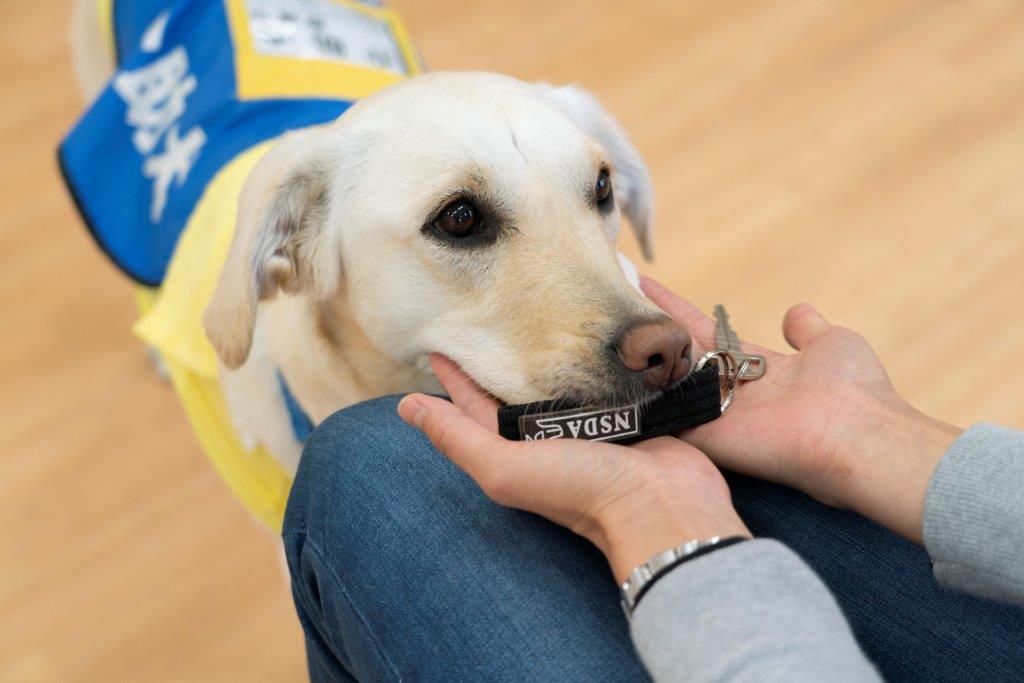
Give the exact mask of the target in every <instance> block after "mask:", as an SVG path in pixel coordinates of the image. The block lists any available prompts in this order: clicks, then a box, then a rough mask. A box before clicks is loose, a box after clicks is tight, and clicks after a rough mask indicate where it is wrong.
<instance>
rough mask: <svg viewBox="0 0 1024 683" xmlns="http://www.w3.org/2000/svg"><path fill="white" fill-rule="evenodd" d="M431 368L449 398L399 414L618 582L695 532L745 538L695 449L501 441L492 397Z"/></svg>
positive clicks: (444, 366)
mask: <svg viewBox="0 0 1024 683" xmlns="http://www.w3.org/2000/svg"><path fill="white" fill-rule="evenodd" d="M430 362H431V365H432V366H433V368H434V372H435V373H436V374H437V377H438V379H439V380H440V381H441V384H442V385H443V386H444V388H445V390H446V391H447V392H448V394H449V395H450V396H451V398H452V401H453V403H449V402H448V401H445V400H444V399H440V398H436V397H433V396H425V395H422V394H410V395H409V396H406V397H405V398H404V399H402V401H401V403H399V405H398V412H399V414H400V415H401V417H402V419H403V420H405V421H406V422H408V423H409V424H411V425H413V426H415V427H417V428H419V429H421V430H422V431H423V432H424V433H425V434H426V435H427V437H428V438H429V439H430V440H431V442H433V444H434V446H435V447H436V448H437V449H438V450H439V451H441V452H442V453H444V454H445V455H446V456H448V457H449V458H450V459H451V460H452V461H453V462H454V463H455V464H456V465H458V466H459V467H461V468H462V469H463V470H465V471H466V473H467V474H469V476H470V477H472V478H473V479H474V480H475V481H476V482H477V484H479V486H480V488H481V489H483V491H484V493H485V494H487V496H488V497H490V498H491V499H493V500H494V501H495V502H497V503H500V504H502V505H508V506H511V507H516V508H521V509H523V510H528V511H530V512H535V513H537V514H539V515H543V516H544V517H547V518H548V519H550V520H551V521H553V522H555V523H557V524H561V525H562V526H565V527H568V528H569V529H572V530H573V531H575V532H576V533H578V534H580V535H581V536H584V537H586V538H587V539H589V540H590V541H591V542H592V543H593V544H594V545H596V546H597V547H598V548H599V549H600V550H601V551H602V552H603V553H604V555H605V557H607V558H608V562H609V564H610V565H611V568H612V573H613V574H614V575H615V580H616V581H618V582H619V583H622V582H623V581H624V580H625V578H626V575H627V574H628V573H629V571H630V570H631V569H633V567H635V566H637V565H638V564H640V563H642V562H644V561H645V560H647V559H648V558H650V557H651V556H652V555H654V554H655V553H657V552H660V551H662V550H665V549H667V548H671V547H674V546H676V545H679V544H680V543H683V542H685V541H688V540H691V539H694V538H709V537H711V536H723V537H724V536H736V535H740V536H748V537H749V536H750V532H749V531H748V530H747V528H746V527H745V526H744V524H743V522H742V520H740V518H739V515H738V514H737V513H736V511H735V509H734V508H733V506H732V500H731V498H730V496H729V489H728V486H727V485H726V483H725V479H724V478H723V477H722V475H721V473H720V472H719V471H718V469H717V468H716V467H715V466H714V465H713V464H712V463H711V461H710V460H708V458H707V457H706V456H705V455H704V454H703V453H701V452H700V451H698V450H697V449H696V448H694V447H693V446H691V445H689V444H686V443H684V442H682V441H679V440H678V439H674V438H670V437H662V438H659V439H651V440H649V441H645V442H642V443H639V444H636V445H635V446H630V447H627V446H616V445H613V444H607V443H598V442H593V441H580V440H575V439H551V440H545V441H533V442H518V441H508V440H506V439H503V438H502V437H500V436H499V435H498V434H497V433H496V432H497V412H498V403H497V402H496V401H495V400H494V399H493V398H492V397H490V396H489V395H488V394H486V393H485V392H484V391H483V390H481V389H480V388H479V387H478V386H477V385H476V384H475V383H474V382H473V381H472V379H470V378H469V377H468V376H467V375H466V374H465V373H463V372H462V371H461V370H460V369H459V368H458V366H456V365H455V364H454V363H453V362H452V361H451V360H449V359H447V358H444V357H442V356H433V357H432V358H431V361H430Z"/></svg>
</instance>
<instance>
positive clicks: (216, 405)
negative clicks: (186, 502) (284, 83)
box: [135, 141, 291, 532]
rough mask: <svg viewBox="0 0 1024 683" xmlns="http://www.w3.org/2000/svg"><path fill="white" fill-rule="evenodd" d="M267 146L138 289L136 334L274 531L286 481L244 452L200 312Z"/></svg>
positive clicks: (195, 217)
mask: <svg viewBox="0 0 1024 683" xmlns="http://www.w3.org/2000/svg"><path fill="white" fill-rule="evenodd" d="M272 144H273V141H269V142H265V143H263V144H261V145H258V146H257V147H254V148H252V149H250V150H248V151H247V152H245V153H243V154H241V155H239V156H238V157H237V158H235V159H234V160H233V161H232V162H231V163H230V164H228V165H227V166H225V167H224V168H223V169H221V171H220V172H219V173H218V174H217V175H216V176H215V177H214V179H213V181H212V182H211V183H210V185H209V186H208V187H207V188H206V191H205V192H204V193H203V196H202V198H201V199H200V200H199V203H198V204H197V205H196V209H195V211H193V213H192V216H191V218H190V219H189V222H188V225H187V226H186V228H185V231H184V232H183V233H182V235H181V238H180V239H179V241H178V246H177V248H176V249H175V251H174V258H173V259H172V260H171V264H170V267H169V268H168V270H167V276H166V278H165V279H164V283H163V285H162V286H161V288H160V289H159V290H153V289H148V288H145V287H138V288H136V300H137V302H138V304H139V309H140V312H141V313H142V317H141V318H140V320H139V321H138V322H137V323H136V324H135V333H136V334H137V335H138V336H139V337H141V338H142V339H143V340H144V341H146V342H147V343H148V344H150V345H152V346H153V347H155V348H156V349H157V350H158V351H159V352H160V355H161V356H162V357H163V360H164V362H165V363H166V365H167V369H168V372H169V373H170V376H171V382H172V384H173V385H174V390H175V392H176V393H177V394H178V397H179V399H180V400H181V402H182V405H183V406H184V407H185V412H186V414H187V415H188V418H189V421H190V422H191V423H192V428H193V429H194V430H195V433H196V436H197V437H198V438H199V443H200V444H201V445H202V447H203V450H204V451H206V454H207V456H208V457H209V458H210V461H211V462H212V463H213V466H214V467H215V468H216V470H217V471H218V472H219V473H220V475H221V477H223V479H224V481H225V482H226V483H227V485H228V487H229V488H230V489H231V491H232V493H234V495H235V497H237V498H238V499H239V500H240V501H241V502H242V504H244V505H245V506H246V508H248V509H249V512H251V513H252V514H253V516H255V517H256V518H257V519H258V520H260V521H261V522H263V523H264V524H265V525H267V526H268V527H269V528H270V529H271V530H273V531H275V532H279V531H280V530H281V523H282V521H283V519H284V508H285V504H286V503H287V501H288V491H289V490H290V488H291V476H290V475H289V474H288V473H287V472H286V471H285V470H284V469H282V468H281V466H280V465H279V464H278V463H277V461H276V460H275V459H274V458H273V457H272V456H271V454H270V453H268V452H267V451H266V449H265V448H263V447H257V448H256V449H255V450H251V451H249V450H246V449H245V447H244V446H243V445H242V441H241V439H240V438H239V436H238V434H237V433H236V432H235V429H234V426H233V425H232V423H231V418H230V416H229V415H228V411H227V406H226V405H225V403H224V395H223V393H222V392H221V389H220V384H219V381H218V365H217V357H216V352H215V351H214V350H213V347H212V346H211V345H210V342H209V340H208V339H207V338H206V332H205V331H204V330H203V326H202V314H203V309H204V308H205V307H206V304H207V302H208V301H209V300H210V297H211V296H212V294H213V290H214V287H215V286H216V284H217V278H218V277H219V276H220V271H221V268H222V267H223V265H224V260H225V259H226V258H227V253H228V249H229V248H230V246H231V238H232V237H233V235H234V230H235V217H236V212H237V206H238V195H239V193H240V192H241V189H242V184H243V183H244V182H245V178H246V177H247V176H248V175H249V172H250V171H251V170H252V168H253V166H254V165H255V164H256V162H257V161H259V159H260V157H261V156H262V155H263V154H264V153H265V152H266V150H267V149H268V148H269V147H270V145H272Z"/></svg>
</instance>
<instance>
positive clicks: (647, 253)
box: [540, 83, 654, 261]
mask: <svg viewBox="0 0 1024 683" xmlns="http://www.w3.org/2000/svg"><path fill="white" fill-rule="evenodd" d="M540 87H541V89H542V91H543V92H545V94H546V95H547V97H548V98H549V99H550V100H551V101H552V102H553V103H554V104H555V106H557V107H558V108H559V109H561V110H562V111H563V112H564V113H565V114H566V115H567V116H568V117H569V118H571V119H572V120H573V121H574V122H575V123H576V125H577V126H579V127H580V128H581V129H583V131H585V132H586V133H587V134H589V135H591V136H592V137H593V138H594V139H596V140H597V141H598V142H600V143H601V144H602V145H604V148H605V149H607V150H608V153H609V154H610V155H611V157H612V159H611V161H612V164H613V167H614V173H615V177H613V189H614V192H615V197H616V199H617V200H618V202H619V205H620V206H621V207H622V212H623V213H624V214H626V217H627V218H628V219H629V223H630V225H632V226H633V233H634V234H635V235H636V239H637V242H639V243H640V249H641V251H643V255H644V258H645V259H647V260H648V261H650V260H651V258H652V257H653V256H654V225H653V214H654V188H653V186H652V185H651V174H650V172H649V171H648V170H647V165H646V164H644V160H643V159H642V158H641V157H640V153H639V152H637V151H636V148H635V147H634V146H633V144H632V143H631V142H630V141H629V138H627V137H626V133H625V131H623V130H622V126H620V125H619V124H618V122H617V121H616V120H615V119H614V118H612V116H611V114H609V113H608V112H607V111H605V110H604V108H603V107H602V106H601V104H600V103H599V102H598V101H597V99H595V98H594V96H593V95H591V94H590V93H588V92H587V91H586V90H583V89H582V88H578V87H576V86H573V85H566V86H561V87H555V86H551V85H548V84H546V83H542V84H540Z"/></svg>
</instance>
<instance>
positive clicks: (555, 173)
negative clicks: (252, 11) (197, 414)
mask: <svg viewBox="0 0 1024 683" xmlns="http://www.w3.org/2000/svg"><path fill="white" fill-rule="evenodd" d="M650 204H651V189H650V183H649V179H648V174H647V171H646V169H645V167H644V165H643V163H642V162H641V160H640V158H639V156H638V155H637V153H636V151H635V150H634V149H633V147H632V146H631V145H630V144H629V142H628V141H627V140H626V139H625V137H624V135H623V133H622V132H621V130H620V129H619V127H618V126H617V125H616V124H615V123H614V121H612V120H611V119H610V117H608V115H607V114H605V113H604V112H603V110H601V108H600V107H599V105H598V104H597V103H596V102H595V101H594V100H593V99H592V98H590V97H589V96H588V95H586V94H585V93H583V92H581V91H579V90H576V89H572V88H561V89H556V88H552V87H550V86H546V85H531V84H526V83H521V82H519V81H515V80H512V79H509V78H504V77H500V76H495V75H490V74H474V73H460V74H453V73H434V74H429V75H426V76H420V77H417V78H414V79H411V80H409V81H406V82H404V83H402V84H399V85H397V86H393V87H391V88H389V89H387V90H385V91H383V92H381V93H379V94H377V95H374V96H372V97H369V98H367V99H365V100H363V101H361V102H359V103H358V104H356V105H355V106H353V107H352V108H351V109H350V110H349V111H348V112H346V113H345V114H344V115H343V116H342V117H341V118H340V119H339V120H338V121H337V122H336V123H334V124H333V125H331V126H328V127H323V128H319V129H313V130H308V131H303V132H300V133H297V134H293V135H292V136H289V137H287V138H286V139H284V140H283V141H282V142H281V143H280V144H278V145H277V147H276V148H275V149H273V150H272V151H271V152H270V153H268V154H267V155H266V156H265V157H264V158H263V159H262V160H261V161H260V163H259V164H258V166H257V168H256V169H255V170H254V171H253V173H252V175H251V176H250V178H249V179H248V180H247V182H246V187H245V189H244V190H243V193H242V197H241V199H240V208H239V221H238V228H237V234H236V236H235V241H234V243H233V245H232V250H231V254H230V256H229V258H228V263H227V265H226V266H225V269H224V272H223V274H222V277H221V281H220V283H219V285H218V290H217V292H216V294H215V296H214V299H213V301H212V302H211V305H210V307H209V309H208V310H207V314H206V318H205V321H206V325H207V331H208V333H209V335H210V337H211V340H212V341H213V343H214V345H215V347H216V348H217V350H218V351H219V353H220V354H221V357H222V358H223V359H224V361H225V363H226V364H227V365H228V366H231V367H235V366H238V365H240V364H241V363H242V362H244V360H245V358H246V355H247V353H248V349H249V346H250V343H251V338H252V329H253V324H254V320H255V314H256V302H257V300H258V299H262V298H267V297H270V296H273V295H274V294H275V293H276V291H277V290H278V289H281V290H284V291H285V292H286V293H289V294H301V295H304V296H306V297H308V298H309V299H310V300H311V302H312V304H311V305H312V306H315V307H318V309H319V310H321V311H328V312H329V311H332V310H338V307H339V306H343V307H345V309H346V312H347V316H345V317H346V318H347V319H349V320H351V321H354V324H356V325H358V327H359V328H360V329H361V331H362V333H363V334H365V336H366V338H367V339H368V340H369V341H370V343H371V344H372V345H373V346H374V347H375V348H376V349H377V350H378V351H380V352H381V353H383V354H385V355H386V356H388V357H390V358H392V359H394V360H397V361H401V362H409V363H412V362H415V361H416V360H417V359H419V358H421V357H422V356H423V355H424V354H427V353H430V352H439V353H442V354H445V355H447V356H449V357H451V358H452V359H453V360H455V361H456V362H458V363H459V364H460V365H461V366H462V367H463V368H464V369H465V370H466V371H467V372H468V373H469V374H470V375H471V376H472V377H473V378H474V379H475V380H476V381H477V382H478V383H479V384H480V385H481V386H482V387H484V388H485V389H486V390H488V391H490V392H491V393H493V394H494V395H495V396H497V397H498V398H500V399H503V400H505V401H507V402H512V403H519V402H528V401H534V400H540V399H545V398H558V397H565V396H572V397H576V398H582V399H584V400H588V401H591V402H598V403H617V402H621V401H623V400H632V399H635V398H638V397H640V396H642V395H644V394H646V393H648V392H650V391H652V390H654V389H657V388H660V386H664V384H666V383H667V382H668V381H670V380H672V379H676V378H678V376H679V375H680V374H681V373H684V372H685V371H686V370H687V369H688V367H689V359H688V353H689V339H688V337H686V335H685V333H683V332H682V331H681V330H679V329H678V328H676V327H674V326H673V325H672V324H671V323H668V322H667V319H666V316H665V315H664V314H663V313H661V312H660V311H659V310H658V309H657V308H656V307H654V306H653V305H652V304H651V303H650V302H648V301H647V300H646V299H645V298H644V297H643V296H642V295H640V294H639V293H638V291H637V290H636V289H635V288H634V287H633V286H632V285H631V284H630V283H629V282H628V281H627V279H626V276H625V275H624V273H623V271H622V268H621V267H620V265H619V262H618V260H617V257H616V253H615V249H614V246H613V244H614V241H615V239H616V236H617V233H618V229H619V224H620V221H621V218H622V214H623V213H625V214H626V215H627V216H628V218H629V219H630V222H631V224H632V225H633V227H634V229H635V230H636V232H637V235H638V238H639V241H640V243H641V246H642V248H643V249H644V251H645V253H648V254H649V250H650V243H651V237H650V222H649V216H650V212H651V206H650ZM328 336H331V335H328ZM327 343H332V342H329V341H328V342H327Z"/></svg>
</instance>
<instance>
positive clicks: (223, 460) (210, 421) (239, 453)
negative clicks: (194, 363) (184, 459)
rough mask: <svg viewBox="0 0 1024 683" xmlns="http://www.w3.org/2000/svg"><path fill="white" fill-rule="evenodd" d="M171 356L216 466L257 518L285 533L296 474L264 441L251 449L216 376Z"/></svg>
mask: <svg viewBox="0 0 1024 683" xmlns="http://www.w3.org/2000/svg"><path fill="white" fill-rule="evenodd" d="M165 360H166V363H167V369H168V371H169V372H170V375H171V382H172V383H173V384H174V390H175V391H176V392H177V394H178V397H179V398H180V399H181V403H182V405H184V407H185V413H186V414H187V415H188V419H189V421H190V422H191V423H192V429H193V430H195V433H196V436H197V437H198V438H199V443H200V445H201V446H202V447H203V450H204V451H206V455H207V456H208V457H209V458H210V462H212V463H213V466H214V468H215V469H216V470H217V472H218V473H219V474H220V476H221V478H222V479H224V481H225V483H227V485H228V488H230V489H231V492H232V493H233V494H234V495H235V497H236V498H238V500H239V501H241V503H242V504H243V505H245V507H246V508H247V509H248V510H249V512H250V513H251V514H252V515H253V516H254V517H255V518H256V519H258V520H259V521H260V522H262V523H263V524H265V525H266V526H267V527H268V528H269V529H270V530H271V531H273V532H274V533H278V534H279V533H281V527H282V525H283V523H284V510H285V506H286V505H287V503H288V492H289V491H290V490H291V486H292V479H291V477H290V476H289V475H288V473H287V472H285V471H284V470H283V469H281V466H280V465H279V464H278V463H277V461H276V460H275V459H274V458H273V456H271V455H270V453H268V452H267V450H266V449H265V448H263V447H262V446H258V447H257V448H255V449H253V450H251V451H247V450H246V449H245V446H243V445H242V442H241V441H240V440H239V438H238V434H237V433H236V432H235V429H234V427H233V426H232V424H231V417H230V415H228V411H227V406H226V405H225V403H224V396H223V394H222V393H221V390H220V384H219V383H218V382H217V381H216V380H212V379H208V378H206V377H203V376H201V375H199V374H198V373H195V372H192V371H191V370H189V369H188V368H187V367H185V366H184V365H181V364H180V363H178V362H176V361H175V360H173V359H172V358H167V359H165Z"/></svg>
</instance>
